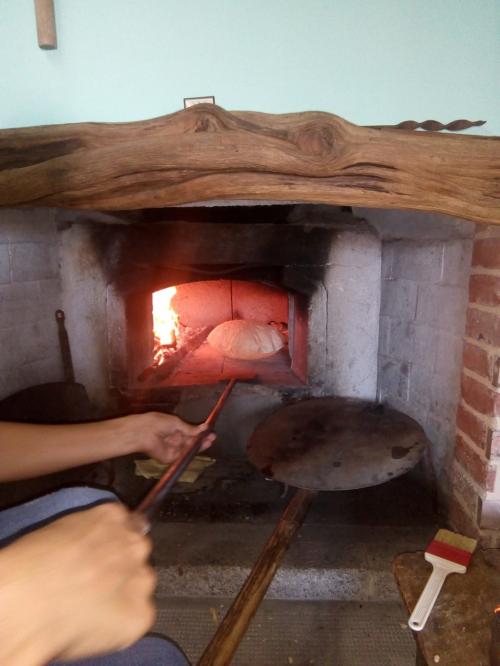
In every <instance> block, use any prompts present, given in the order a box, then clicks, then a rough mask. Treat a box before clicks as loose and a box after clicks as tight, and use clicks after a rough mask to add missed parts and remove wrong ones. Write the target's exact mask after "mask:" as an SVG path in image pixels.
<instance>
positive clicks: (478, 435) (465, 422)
mask: <svg viewBox="0 0 500 666" xmlns="http://www.w3.org/2000/svg"><path fill="white" fill-rule="evenodd" d="M457 428H458V429H459V430H461V431H462V432H463V433H465V434H466V435H467V436H468V437H470V439H472V441H473V442H474V443H475V444H477V445H478V447H479V448H480V449H483V450H484V451H485V450H486V448H487V445H488V434H489V430H488V426H487V424H486V423H485V422H484V421H481V419H479V418H478V417H477V416H476V415H475V414H473V413H472V412H470V411H469V410H468V409H465V407H464V406H463V405H459V407H458V410H457Z"/></svg>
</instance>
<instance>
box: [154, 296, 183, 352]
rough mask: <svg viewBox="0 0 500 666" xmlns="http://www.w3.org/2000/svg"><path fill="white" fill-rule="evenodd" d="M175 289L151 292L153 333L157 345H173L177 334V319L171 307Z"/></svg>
mask: <svg viewBox="0 0 500 666" xmlns="http://www.w3.org/2000/svg"><path fill="white" fill-rule="evenodd" d="M176 293H177V289H176V288H175V287H168V288H167V289H160V291H155V292H153V332H154V336H155V338H156V339H157V340H158V344H159V345H175V342H176V340H177V338H178V334H179V317H178V316H177V312H176V311H175V310H174V308H173V307H172V298H173V297H174V296H175V294H176Z"/></svg>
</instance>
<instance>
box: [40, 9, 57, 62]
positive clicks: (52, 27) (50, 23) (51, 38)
mask: <svg viewBox="0 0 500 666" xmlns="http://www.w3.org/2000/svg"><path fill="white" fill-rule="evenodd" d="M35 13H36V31H37V35H38V46H39V47H40V48H41V49H46V50H49V49H57V34H56V19H55V14H54V0H35Z"/></svg>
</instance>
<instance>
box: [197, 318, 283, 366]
mask: <svg viewBox="0 0 500 666" xmlns="http://www.w3.org/2000/svg"><path fill="white" fill-rule="evenodd" d="M207 340H208V343H209V345H210V346H211V347H213V348H214V349H217V351H219V352H220V353H221V354H223V355H224V356H227V357H228V358H234V359H239V360H242V361H252V360H255V359H259V358H267V357H268V356H272V355H273V354H276V352H278V351H279V350H280V349H282V348H283V338H282V337H281V335H280V334H279V333H278V331H277V330H276V329H275V328H273V326H270V325H269V324H260V323H258V322H256V321H247V320H244V319H232V320H231V321H225V322H223V323H222V324H219V325H218V326H216V327H215V328H214V330H213V331H212V332H211V333H210V335H209V336H208V338H207Z"/></svg>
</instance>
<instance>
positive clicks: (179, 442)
mask: <svg viewBox="0 0 500 666" xmlns="http://www.w3.org/2000/svg"><path fill="white" fill-rule="evenodd" d="M203 430H204V426H203V425H201V426H193V425H190V424H188V423H185V422H184V421H182V420H181V419H180V418H178V417H177V416H174V415H172V414H162V413H160V412H148V413H147V414H132V415H129V416H124V417H121V418H117V419H109V420H107V421H98V422H95V423H85V424H81V425H30V424H25V423H8V422H5V421H0V481H15V480H19V479H29V478H33V477H36V476H42V475H44V474H51V473H52V472H58V471H60V470H63V469H69V468H71V467H78V465H86V464H89V463H94V462H99V461H101V460H108V459H109V458H115V457H117V456H123V455H127V454H129V453H139V452H140V453H145V454H147V455H149V456H151V457H153V458H156V459H157V460H159V461H160V462H163V463H167V462H172V461H173V460H175V459H176V458H177V457H179V455H180V453H182V450H183V449H184V448H186V447H187V446H189V444H190V443H192V441H193V437H194V436H196V435H198V434H199V433H200V432H202V431H203ZM213 439H214V436H213V435H207V437H206V439H205V442H204V444H203V448H204V449H205V448H207V447H208V446H210V444H211V443H212V441H213Z"/></svg>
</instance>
